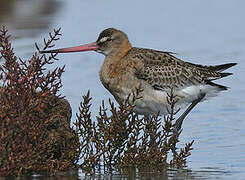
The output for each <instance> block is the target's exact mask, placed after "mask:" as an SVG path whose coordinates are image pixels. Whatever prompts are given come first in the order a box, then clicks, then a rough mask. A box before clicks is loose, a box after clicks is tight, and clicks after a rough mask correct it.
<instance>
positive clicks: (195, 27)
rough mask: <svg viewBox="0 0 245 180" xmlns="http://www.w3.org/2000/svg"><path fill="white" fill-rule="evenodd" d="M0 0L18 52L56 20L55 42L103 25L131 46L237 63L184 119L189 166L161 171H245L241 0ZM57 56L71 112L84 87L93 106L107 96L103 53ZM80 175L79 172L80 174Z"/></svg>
mask: <svg viewBox="0 0 245 180" xmlns="http://www.w3.org/2000/svg"><path fill="white" fill-rule="evenodd" d="M40 2H41V3H40ZM0 3H1V5H2V6H0V24H5V25H6V26H7V28H8V29H9V30H10V32H11V34H14V37H13V45H14V48H15V50H16V53H17V55H18V56H21V57H24V58H28V57H30V56H31V54H32V53H33V51H34V50H35V49H34V43H33V42H34V41H36V42H38V43H39V44H41V43H42V39H43V37H44V36H47V34H48V32H50V31H52V29H53V28H58V27H61V28H62V33H63V36H62V39H61V40H60V41H59V42H58V43H57V46H56V47H67V46H68V47H69V46H73V45H78V44H81V43H88V42H93V41H95V40H96V38H97V36H98V34H99V33H100V31H102V30H103V29H105V28H108V27H116V28H118V29H121V30H123V31H124V32H126V33H127V34H128V36H129V39H130V41H131V42H132V44H133V45H134V46H137V47H147V48H153V49H158V50H164V51H171V52H176V53H178V55H177V56H178V57H179V58H181V59H183V60H186V61H191V62H193V63H200V64H210V65H213V64H222V63H228V62H237V63H239V64H238V65H237V66H235V67H234V68H231V69H230V70H229V71H231V72H233V73H234V75H233V76H230V77H227V78H224V79H222V80H219V81H217V82H219V83H221V84H223V85H226V86H229V87H231V88H230V89H229V90H228V91H226V92H222V93H220V95H219V96H217V97H215V98H212V99H211V100H209V101H206V102H203V103H201V104H199V105H198V106H197V107H196V108H195V109H194V110H193V111H192V112H191V113H190V114H189V115H188V117H187V119H186V120H185V122H184V125H183V129H184V130H183V132H182V134H181V139H180V142H181V143H180V146H181V145H182V146H183V144H184V143H186V142H189V141H191V140H192V139H194V140H195V143H194V146H193V147H194V150H193V151H192V155H191V156H190V157H189V159H188V170H191V172H189V171H188V172H189V173H178V172H177V173H176V172H172V171H169V172H168V173H167V174H168V176H167V177H168V178H169V179H175V178H177V179H178V178H180V179H182V178H186V179H189V178H196V179H209V178H220V179H244V178H245V140H244V139H245V119H244V117H245V111H244V107H245V99H244V95H243V94H244V92H245V84H244V82H245V80H244V77H245V72H244V62H243V60H244V59H245V25H244V17H245V11H244V7H245V1H243V0H234V1H229V0H216V1H213V0H206V1H201V0H188V1H187V0H182V1H177V0H171V1H170V0H167V1H161V0H158V1H154V2H152V1H148V2H144V3H143V2H142V1H139V0H135V1H129V0H125V1H120V2H118V1H109V0H105V1H99V0H93V1H76V0H69V1H65V0H63V1H61V0H60V1H58V0H45V1H40V0H32V1H31V0H19V1H13V0H9V1H4V0H0ZM58 57H59V58H60V61H58V62H56V64H55V66H57V65H58V66H62V65H64V64H65V65H66V72H65V73H64V76H63V88H62V92H61V93H62V94H63V95H65V96H66V97H67V99H68V100H69V101H70V103H71V105H72V108H73V114H74V118H75V113H76V112H77V109H78V104H79V102H80V100H81V96H82V95H83V94H85V93H86V92H87V90H88V89H90V90H91V94H92V97H93V108H92V111H93V112H94V113H96V112H97V110H98V107H99V104H100V102H101V101H102V99H108V98H113V97H112V96H111V95H110V93H109V92H108V91H106V89H105V88H104V87H103V86H102V84H101V83H100V81H99V76H98V71H99V68H100V66H101V64H102V62H103V58H104V57H103V56H102V55H100V54H97V53H93V52H88V53H74V54H60V55H59V56H58ZM83 176H85V175H84V174H83V173H82V172H81V173H80V174H79V177H83ZM105 177H107V178H120V175H117V174H110V175H106V176H105ZM121 177H128V176H122V175H121ZM136 177H137V176H136ZM150 177H151V178H153V179H154V177H155V178H161V177H166V176H160V177H159V176H158V175H151V176H150Z"/></svg>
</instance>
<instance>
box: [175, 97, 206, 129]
mask: <svg viewBox="0 0 245 180" xmlns="http://www.w3.org/2000/svg"><path fill="white" fill-rule="evenodd" d="M204 97H205V94H201V95H200V97H199V98H198V99H197V100H195V101H193V102H192V103H191V105H190V106H189V107H188V108H187V109H186V110H185V112H184V113H183V114H181V116H180V117H179V118H178V119H177V120H176V122H175V125H174V131H175V132H178V131H179V130H180V129H181V126H182V123H183V121H184V119H185V117H186V116H187V114H189V112H190V111H191V110H192V109H193V108H194V107H195V106H196V105H197V104H198V103H199V102H200V101H201V100H202V99H203V98H204Z"/></svg>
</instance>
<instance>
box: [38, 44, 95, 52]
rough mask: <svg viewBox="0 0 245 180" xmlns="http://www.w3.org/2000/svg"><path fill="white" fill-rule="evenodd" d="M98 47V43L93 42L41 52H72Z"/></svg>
mask: <svg viewBox="0 0 245 180" xmlns="http://www.w3.org/2000/svg"><path fill="white" fill-rule="evenodd" d="M97 49H98V46H97V43H96V42H93V43H89V44H84V45H81V46H74V47H69V48H61V49H53V50H46V51H41V52H40V53H70V52H81V51H94V50H97Z"/></svg>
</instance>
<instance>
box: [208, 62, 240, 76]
mask: <svg viewBox="0 0 245 180" xmlns="http://www.w3.org/2000/svg"><path fill="white" fill-rule="evenodd" d="M235 65H237V63H227V64H220V65H216V66H210V67H209V69H210V70H213V71H216V72H222V71H224V70H226V69H229V68H230V67H232V66H235ZM230 75H231V74H230Z"/></svg>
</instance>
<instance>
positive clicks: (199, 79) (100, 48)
mask: <svg viewBox="0 0 245 180" xmlns="http://www.w3.org/2000/svg"><path fill="white" fill-rule="evenodd" d="M79 51H96V52H98V53H102V54H104V55H105V59H104V63H103V65H102V67H101V69H100V80H101V82H102V84H103V85H104V87H105V88H106V89H107V90H108V91H110V93H111V94H112V95H113V96H114V97H115V99H116V100H117V102H119V103H121V102H123V101H125V100H126V99H127V97H128V95H129V94H130V93H132V92H133V91H135V90H136V89H142V90H141V91H140V94H139V96H140V97H141V98H138V99H137V100H136V101H135V102H134V105H135V107H134V110H135V111H137V112H138V113H139V114H142V115H146V116H149V115H156V114H158V113H160V114H167V113H168V110H167V106H168V102H167V93H169V92H170V90H171V89H172V90H173V93H174V95H176V97H178V102H177V103H176V106H177V107H183V106H186V105H188V104H189V106H188V107H187V109H186V110H185V112H184V113H183V114H182V115H181V116H180V117H179V118H178V119H177V120H176V123H175V130H177V131H178V130H180V129H181V126H182V122H183V120H184V118H185V117H186V116H187V114H188V113H189V112H190V111H191V110H192V109H193V108H194V107H195V106H196V105H197V104H198V103H199V102H200V101H203V100H206V99H207V98H209V97H212V96H215V95H216V94H217V93H218V92H220V91H223V90H227V87H225V86H222V85H219V84H216V83H214V82H213V80H216V79H220V78H223V77H226V76H229V75H231V74H232V73H225V72H223V71H224V70H226V69H228V68H230V67H232V66H234V65H236V63H228V64H221V65H216V66H205V65H199V64H193V63H190V62H185V61H182V60H180V59H178V58H176V57H175V56H174V55H173V54H172V53H169V52H162V51H156V50H152V49H144V48H136V47H132V46H131V43H130V42H129V40H128V37H127V35H126V34H125V33H124V32H122V31H120V30H117V29H114V28H108V29H105V30H104V31H102V32H101V33H100V35H99V37H98V39H97V41H96V42H93V43H89V44H85V45H81V46H76V47H71V48H62V49H54V50H47V51H42V52H41V53H67V52H79Z"/></svg>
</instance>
